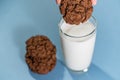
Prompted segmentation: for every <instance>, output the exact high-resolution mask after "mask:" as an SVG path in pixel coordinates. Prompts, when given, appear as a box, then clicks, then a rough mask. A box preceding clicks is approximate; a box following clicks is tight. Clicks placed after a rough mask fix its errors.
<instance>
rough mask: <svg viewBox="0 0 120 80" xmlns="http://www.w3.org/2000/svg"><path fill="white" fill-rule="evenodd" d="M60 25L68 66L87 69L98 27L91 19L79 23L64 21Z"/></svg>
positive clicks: (76, 69) (75, 68) (77, 69)
mask: <svg viewBox="0 0 120 80" xmlns="http://www.w3.org/2000/svg"><path fill="white" fill-rule="evenodd" d="M59 27H60V37H61V44H62V50H63V55H64V58H65V63H66V65H67V67H68V68H69V69H71V70H74V71H87V69H88V67H89V65H90V63H91V60H92V55H93V51H94V44H95V39H96V31H95V30H96V29H95V28H96V27H95V26H94V25H93V23H91V22H90V21H87V22H85V23H81V24H79V25H70V24H66V23H65V22H64V21H63V22H62V23H61V25H60V26H59Z"/></svg>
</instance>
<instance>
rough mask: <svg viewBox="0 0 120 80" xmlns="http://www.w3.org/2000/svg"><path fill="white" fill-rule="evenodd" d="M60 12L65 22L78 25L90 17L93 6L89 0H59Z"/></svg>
mask: <svg viewBox="0 0 120 80" xmlns="http://www.w3.org/2000/svg"><path fill="white" fill-rule="evenodd" d="M60 12H61V14H62V15H63V18H64V20H65V21H66V23H69V24H76V25H78V24H80V23H83V22H85V21H87V20H88V19H89V18H90V17H91V15H92V12H93V6H92V2H91V0H61V4H60Z"/></svg>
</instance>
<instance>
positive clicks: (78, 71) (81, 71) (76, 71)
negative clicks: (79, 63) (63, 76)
mask: <svg viewBox="0 0 120 80" xmlns="http://www.w3.org/2000/svg"><path fill="white" fill-rule="evenodd" d="M61 63H62V64H63V65H64V66H65V67H66V68H67V69H68V70H69V71H70V72H75V73H85V72H87V71H88V68H85V69H83V70H74V69H71V68H69V67H68V66H67V65H66V64H65V62H64V61H61Z"/></svg>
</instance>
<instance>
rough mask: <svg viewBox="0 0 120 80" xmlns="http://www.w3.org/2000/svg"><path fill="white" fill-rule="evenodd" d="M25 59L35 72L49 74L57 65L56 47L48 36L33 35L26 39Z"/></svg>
mask: <svg viewBox="0 0 120 80" xmlns="http://www.w3.org/2000/svg"><path fill="white" fill-rule="evenodd" d="M25 59H26V63H27V64H28V67H29V68H30V69H31V70H32V71H33V72H35V73H38V74H47V73H48V72H50V71H51V70H52V69H53V68H54V67H55V65H56V47H55V45H53V44H52V42H51V41H50V40H49V38H48V37H46V36H43V35H37V36H33V37H31V38H29V39H28V40H27V41H26V55H25Z"/></svg>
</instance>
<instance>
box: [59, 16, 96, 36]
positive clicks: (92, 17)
mask: <svg viewBox="0 0 120 80" xmlns="http://www.w3.org/2000/svg"><path fill="white" fill-rule="evenodd" d="M90 19H93V21H94V23H93V25H94V26H95V29H94V30H92V32H90V33H88V34H86V35H84V36H71V35H69V34H67V33H64V32H63V31H62V29H61V24H62V22H64V19H63V18H62V19H61V21H60V23H59V30H60V32H61V33H62V34H64V35H65V36H68V37H72V38H84V37H88V36H90V35H92V34H93V33H94V32H95V31H96V27H97V21H96V19H95V17H94V16H91V17H90V18H89V19H88V20H90Z"/></svg>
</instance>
